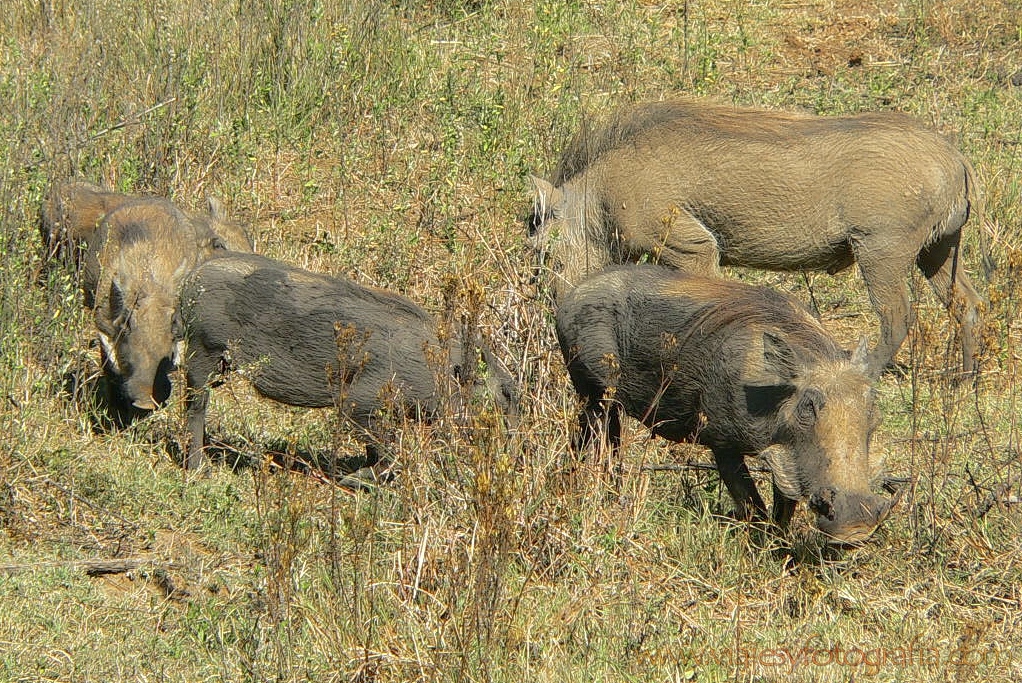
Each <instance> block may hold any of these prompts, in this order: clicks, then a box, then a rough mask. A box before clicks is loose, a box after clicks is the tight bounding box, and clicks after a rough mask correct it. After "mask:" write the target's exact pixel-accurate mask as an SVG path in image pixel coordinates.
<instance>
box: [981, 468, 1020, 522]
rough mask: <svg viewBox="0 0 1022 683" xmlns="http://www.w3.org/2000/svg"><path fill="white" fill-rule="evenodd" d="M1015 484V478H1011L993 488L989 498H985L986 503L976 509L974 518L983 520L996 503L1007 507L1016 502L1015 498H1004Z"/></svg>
mask: <svg viewBox="0 0 1022 683" xmlns="http://www.w3.org/2000/svg"><path fill="white" fill-rule="evenodd" d="M1015 483H1016V479H1015V477H1012V478H1010V479H1008V481H1006V482H1004V483H1003V484H999V485H998V486H997V487H995V488H994V490H993V492H991V494H990V497H989V498H987V500H986V502H984V503H983V504H982V505H980V506H979V507H978V508H976V517H977V518H979V519H983V518H984V517H985V516H986V514H987V513H988V512H990V510H991V509H992V508H993V507H994V506H995V505H997V504H998V503H1005V504H1007V505H1010V504H1012V503H1016V502H1018V499H1017V498H1010V497H1005V494H1007V493H1008V491H1010V490H1011V489H1012V487H1013V486H1015Z"/></svg>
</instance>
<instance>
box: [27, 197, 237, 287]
mask: <svg viewBox="0 0 1022 683" xmlns="http://www.w3.org/2000/svg"><path fill="white" fill-rule="evenodd" d="M142 199H155V198H150V197H142V196H138V195H130V194H124V193H121V192H114V191H112V190H108V189H105V188H102V187H100V186H99V185H96V184H94V183H90V182H88V181H85V180H69V181H67V182H58V183H54V185H53V187H52V188H51V189H50V192H49V194H48V195H47V197H46V199H45V200H44V201H43V204H42V208H41V211H40V220H39V230H40V237H41V239H42V243H43V248H44V249H45V250H46V254H47V255H48V256H50V257H57V256H60V255H61V254H62V253H64V252H66V251H70V250H73V251H74V262H75V263H76V264H80V260H81V256H80V252H83V251H85V252H87V251H88V250H89V245H90V243H93V242H95V239H94V238H95V236H96V233H97V230H98V228H99V226H100V223H101V222H102V220H103V218H104V217H105V216H106V215H107V214H108V213H110V212H111V211H113V210H114V209H116V208H118V207H119V206H122V205H124V204H126V203H128V202H133V201H138V200H142ZM183 213H184V215H185V216H187V217H188V220H190V221H191V222H193V223H195V230H196V232H197V233H198V234H205V233H206V232H212V233H213V235H215V236H216V237H217V238H219V244H218V246H220V247H221V248H224V249H229V250H231V251H247V252H250V251H252V250H253V244H252V238H251V237H249V235H248V232H247V231H246V229H245V227H244V226H243V225H242V224H241V223H239V222H237V221H234V220H231V219H230V218H229V217H228V216H227V212H226V211H225V209H224V205H223V203H222V202H220V200H218V199H215V198H213V197H207V198H206V212H205V213H201V212H191V211H184V212H183ZM94 246H95V247H97V248H98V245H94ZM93 252H94V253H95V248H94V249H93ZM92 268H93V270H94V269H95V264H93V266H92Z"/></svg>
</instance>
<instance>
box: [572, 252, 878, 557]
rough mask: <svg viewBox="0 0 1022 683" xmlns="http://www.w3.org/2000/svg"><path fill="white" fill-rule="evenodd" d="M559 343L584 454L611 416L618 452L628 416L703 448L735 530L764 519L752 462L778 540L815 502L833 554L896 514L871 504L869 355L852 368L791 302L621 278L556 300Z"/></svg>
mask: <svg viewBox="0 0 1022 683" xmlns="http://www.w3.org/2000/svg"><path fill="white" fill-rule="evenodd" d="M557 337H558V340H559V341H560V345H561V351H562V353H563V354H564V358H565V362H566V364H567V366H568V370H569V372H570V374H571V380H572V383H573V384H574V386H575V388H576V390H577V391H578V392H579V394H580V395H581V396H582V398H583V399H584V400H585V407H584V408H583V410H582V412H581V414H580V416H579V432H578V434H577V436H576V437H575V440H574V442H573V447H574V449H575V450H576V451H578V450H581V449H584V448H586V447H588V446H589V444H590V443H591V441H592V439H593V437H594V435H595V433H596V429H597V427H596V425H597V424H599V420H600V418H601V416H603V415H604V413H605V412H606V414H607V418H606V424H607V429H608V430H609V434H608V437H609V442H610V444H611V445H612V447H613V448H614V449H615V450H616V449H617V448H618V446H619V444H620V438H621V437H620V433H621V423H620V411H621V410H624V411H625V412H626V413H627V414H628V415H631V416H633V417H635V418H637V419H639V420H641V421H642V422H643V424H645V425H646V426H647V427H649V428H650V429H652V431H653V433H654V434H657V435H659V436H662V437H664V438H666V439H669V440H671V441H683V440H693V441H695V442H696V443H700V444H703V445H705V446H708V447H709V448H710V449H711V450H712V451H713V456H714V459H715V461H716V464H717V469H718V470H719V471H720V475H721V478H722V479H723V480H724V483H725V485H726V486H727V488H728V491H729V492H730V493H731V496H732V498H734V501H735V504H736V507H737V515H738V517H739V518H742V519H762V518H763V517H764V516H765V506H764V504H763V500H762V499H761V498H760V496H759V493H758V492H757V491H756V486H755V483H754V482H753V480H752V478H751V476H750V474H749V470H748V468H747V466H746V464H745V460H744V456H746V455H753V454H760V455H761V457H762V458H763V459H764V460H765V461H766V463H767V464H768V466H769V467H770V470H771V473H772V475H773V484H774V505H773V519H774V521H775V522H776V523H777V524H778V525H779V526H780V527H784V526H786V525H787V523H788V521H789V519H790V518H791V515H792V513H793V512H794V510H795V506H796V504H797V502H798V501H800V500H808V503H809V507H810V508H811V509H812V510H813V512H815V513H816V524H817V527H818V528H819V529H820V530H821V531H822V532H823V533H824V534H826V536H827V537H828V539H829V540H830V542H832V543H857V542H860V541H862V540H864V539H865V538H866V537H868V536H869V534H870V533H871V532H872V531H873V529H874V528H875V527H876V526H877V525H878V524H879V523H880V522H881V521H882V520H883V518H884V517H885V516H886V515H887V513H888V512H889V510H890V508H891V505H892V504H893V501H892V500H884V499H882V498H881V497H880V496H876V495H874V494H873V493H871V492H870V484H871V475H872V473H873V468H872V467H871V464H870V461H869V455H868V446H869V440H870V434H871V432H872V430H873V427H874V423H875V421H876V415H875V413H874V409H873V389H872V387H871V385H870V379H869V377H868V376H867V374H866V372H865V369H866V366H865V354H866V347H865V344H860V346H859V349H858V350H857V351H856V352H855V353H854V354H853V355H852V357H851V359H849V357H848V355H847V354H846V353H845V352H843V351H842V350H841V349H840V348H839V347H838V345H837V344H836V343H835V341H834V340H833V339H832V338H831V337H830V336H829V335H828V334H827V333H826V331H824V329H823V328H822V327H821V326H820V324H819V323H818V322H817V321H816V320H814V319H813V317H812V316H810V315H809V314H808V313H807V312H806V311H805V310H804V309H803V308H802V307H801V306H800V305H798V304H797V303H795V302H794V301H792V300H791V299H789V298H788V297H786V296H784V295H782V294H779V293H777V292H775V291H773V290H771V289H768V288H765V287H754V286H750V285H746V284H742V283H739V282H731V281H725V280H720V279H716V278H705V277H701V276H696V275H688V274H683V273H679V272H677V271H672V270H669V269H666V268H663V267H660V266H651V265H644V266H638V265H635V266H623V267H618V268H614V269H610V270H608V271H606V272H603V273H599V274H596V275H594V276H592V277H590V278H588V279H586V280H584V281H583V282H582V283H581V284H580V285H578V287H577V288H575V290H574V291H572V292H570V293H568V294H567V295H565V296H564V297H563V298H562V299H561V301H560V307H559V309H558V311H557Z"/></svg>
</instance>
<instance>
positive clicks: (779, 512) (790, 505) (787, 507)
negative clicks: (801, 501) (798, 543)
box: [770, 484, 798, 531]
mask: <svg viewBox="0 0 1022 683" xmlns="http://www.w3.org/2000/svg"><path fill="white" fill-rule="evenodd" d="M797 505H798V501H797V500H792V499H791V498H788V497H787V496H786V495H784V494H783V493H781V490H780V489H779V488H777V484H774V502H773V509H772V510H771V511H770V512H771V517H772V518H773V521H774V524H776V525H777V528H778V529H780V530H782V531H783V530H784V529H787V528H788V522H790V521H791V516H792V515H793V514H795V506H797Z"/></svg>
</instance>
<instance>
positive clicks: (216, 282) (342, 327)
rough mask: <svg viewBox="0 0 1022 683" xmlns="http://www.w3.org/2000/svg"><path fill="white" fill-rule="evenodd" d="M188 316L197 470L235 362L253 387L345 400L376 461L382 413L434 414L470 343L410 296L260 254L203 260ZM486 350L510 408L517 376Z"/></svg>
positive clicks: (267, 392)
mask: <svg viewBox="0 0 1022 683" xmlns="http://www.w3.org/2000/svg"><path fill="white" fill-rule="evenodd" d="M181 318H182V320H183V321H184V324H185V329H186V334H187V340H188V351H187V364H186V376H187V381H188V388H189V393H188V399H187V412H188V430H189V433H190V437H191V438H190V444H189V448H188V455H187V458H186V460H185V466H186V467H187V468H189V469H191V468H195V467H198V466H199V465H201V464H202V462H203V460H204V451H203V449H204V445H205V425H206V407H207V404H208V402H209V392H208V387H209V386H211V385H215V383H216V382H217V381H218V379H219V378H220V376H221V375H222V374H223V373H224V372H225V371H227V370H228V369H231V368H238V369H241V370H242V371H243V372H244V375H245V376H246V377H247V378H248V379H250V380H251V381H252V384H253V386H254V387H255V389H256V391H258V392H259V393H260V394H262V395H263V396H265V397H267V398H270V399H273V400H275V401H279V402H281V403H286V404H289V405H294V406H303V407H308V408H323V407H328V406H334V405H337V403H338V402H340V403H341V405H340V407H341V408H342V409H343V410H344V412H345V414H346V416H347V417H348V418H349V419H350V420H351V421H352V422H353V423H354V425H356V426H357V427H358V429H359V434H358V436H359V437H360V438H362V439H363V440H364V441H365V442H366V451H367V456H368V458H369V460H370V462H375V461H376V460H377V459H378V457H379V453H378V451H377V449H376V445H375V443H374V442H375V441H376V440H377V439H378V435H377V434H376V432H375V426H374V423H375V422H376V421H377V417H378V414H379V412H380V411H381V410H382V409H384V408H386V407H387V406H388V405H391V404H393V405H394V406H398V407H400V408H401V410H402V412H403V413H404V414H405V415H407V416H409V417H419V418H425V419H428V418H430V417H432V416H434V415H435V414H436V413H437V410H438V409H439V406H440V402H441V398H442V397H443V396H444V392H443V391H442V387H438V386H437V382H436V378H437V372H438V370H439V371H440V373H441V375H442V374H444V373H450V374H452V375H454V376H456V375H457V374H459V373H460V366H461V360H460V356H459V350H460V349H461V344H459V343H457V342H455V343H452V344H450V347H449V348H450V354H449V356H447V355H446V354H445V353H444V352H443V348H442V347H441V344H440V342H439V341H438V339H437V336H436V332H435V328H434V323H433V320H432V319H431V318H430V316H429V315H428V314H427V313H426V312H425V311H424V310H423V309H422V308H420V307H419V306H417V305H416V304H414V303H413V302H412V301H410V300H409V299H407V298H406V297H404V296H401V295H399V294H395V293H392V292H387V291H384V290H379V289H371V288H368V287H363V286H361V285H358V284H356V283H354V282H351V281H350V280H346V279H342V278H337V277H330V276H328V275H321V274H318V273H311V272H309V271H306V270H302V269H301V268H296V267H294V266H290V265H287V264H284V263H280V262H278V261H273V260H271V259H268V258H265V257H262V256H256V255H252V254H233V253H229V252H224V253H219V254H217V255H215V256H213V257H212V258H210V259H209V260H207V261H206V262H205V263H203V264H202V265H201V266H199V267H198V268H197V269H196V270H195V271H194V272H193V273H192V274H191V275H190V276H189V277H188V278H187V280H186V282H185V285H184V287H183V288H182V290H181ZM339 331H340V332H339ZM338 334H340V335H342V336H346V337H347V340H346V341H344V339H342V340H340V341H339V339H338ZM484 355H485V356H486V358H487V361H488V362H487V366H488V370H489V371H490V372H489V377H488V380H487V384H488V387H487V388H488V389H489V390H490V392H491V393H492V395H493V397H494V399H495V400H496V403H497V404H498V406H499V407H500V408H501V409H504V410H505V411H508V410H511V411H512V412H513V410H514V408H515V401H516V400H517V390H516V389H515V387H514V385H513V383H512V381H511V378H510V377H509V376H508V375H507V374H506V373H504V372H503V370H502V369H501V368H500V367H499V366H498V365H497V364H496V363H495V362H492V357H491V356H490V355H489V353H488V352H487V351H486V350H485V349H484ZM340 357H345V358H346V360H345V362H343V363H342V362H341V360H340ZM469 362H474V361H471V360H470V361H469ZM445 363H449V365H447V366H445V365H444V364H445ZM211 383H212V384H211ZM341 397H343V398H341Z"/></svg>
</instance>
